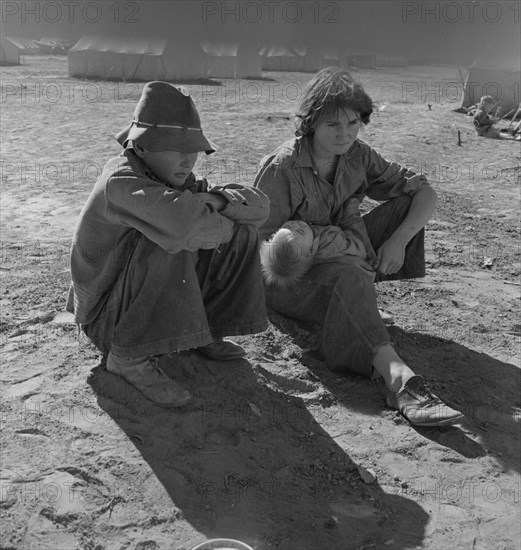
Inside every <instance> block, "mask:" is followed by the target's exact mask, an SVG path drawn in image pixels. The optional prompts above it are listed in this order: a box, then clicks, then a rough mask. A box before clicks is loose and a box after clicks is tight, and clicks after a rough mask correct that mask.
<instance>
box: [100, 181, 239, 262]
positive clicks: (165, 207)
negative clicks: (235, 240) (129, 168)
mask: <svg viewBox="0 0 521 550" xmlns="http://www.w3.org/2000/svg"><path fill="white" fill-rule="evenodd" d="M105 193H106V200H107V215H108V216H109V217H110V218H112V219H113V220H114V221H116V222H117V223H120V224H121V225H125V226H129V227H133V228H134V229H136V230H138V231H139V232H141V233H143V235H145V236H146V237H147V238H148V239H150V240H151V241H153V242H155V243H156V244H157V245H158V246H160V247H161V248H163V249H164V250H165V251H166V252H169V253H171V254H176V253H177V252H180V251H181V250H189V251H191V252H193V251H195V250H199V249H201V248H217V247H218V246H219V245H220V244H222V243H225V242H228V241H229V240H230V239H231V237H232V233H233V221H232V220H230V219H228V218H227V217H225V216H223V215H221V214H220V213H219V212H218V211H217V210H216V209H215V208H212V207H211V206H209V205H208V204H206V203H205V202H204V201H201V200H199V199H198V198H197V197H196V195H195V194H193V193H191V192H190V191H179V190H174V189H170V188H169V187H167V186H165V185H163V184H161V183H158V182H154V181H153V180H150V179H148V178H139V177H134V176H131V177H128V176H121V177H118V176H114V177H112V178H111V180H110V181H109V182H108V183H107V187H106V191H105Z"/></svg>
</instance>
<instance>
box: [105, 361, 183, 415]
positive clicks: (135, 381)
mask: <svg viewBox="0 0 521 550" xmlns="http://www.w3.org/2000/svg"><path fill="white" fill-rule="evenodd" d="M107 371H108V372H110V373H112V374H116V375H117V376H121V378H123V379H124V380H126V381H127V382H128V383H129V384H130V385H131V386H133V387H134V388H136V390H138V391H139V392H140V393H142V394H143V395H144V396H145V397H146V398H147V399H150V401H152V402H153V403H155V404H156V405H159V406H160V407H167V408H170V407H182V406H183V405H186V404H187V403H188V402H189V401H190V399H192V396H191V395H190V393H189V392H188V391H186V390H185V389H183V388H182V387H181V386H179V384H177V382H175V381H174V380H172V379H171V378H170V377H169V376H167V375H166V374H165V373H164V372H163V371H162V370H161V369H160V368H159V367H158V366H157V359H154V358H153V357H130V358H128V357H118V356H117V355H114V354H113V353H112V352H110V353H109V355H108V357H107Z"/></svg>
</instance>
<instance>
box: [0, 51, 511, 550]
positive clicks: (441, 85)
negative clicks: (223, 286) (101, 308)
mask: <svg viewBox="0 0 521 550" xmlns="http://www.w3.org/2000/svg"><path fill="white" fill-rule="evenodd" d="M357 74H358V77H359V79H360V80H361V81H362V82H363V83H364V84H365V86H366V89H367V90H368V91H369V92H370V93H371V94H372V96H373V97H374V99H375V100H377V101H378V102H379V103H380V106H381V107H383V109H382V110H381V111H380V112H379V113H378V115H377V116H374V117H373V120H372V122H371V124H370V125H369V126H368V127H367V128H366V129H365V130H364V132H363V134H362V136H361V137H362V139H364V140H365V141H367V142H368V143H370V144H371V145H373V146H375V147H376V148H378V149H379V150H380V151H381V152H382V153H383V154H384V155H385V156H387V157H388V158H392V159H395V160H397V161H399V162H402V163H406V164H408V165H409V166H412V167H414V168H416V169H421V170H423V172H424V173H425V174H426V175H427V176H428V177H429V179H430V180H431V181H432V183H433V185H434V187H435V188H436V190H437V191H438V193H439V196H440V200H439V206H438V209H437V212H436V214H435V216H434V219H433V220H432V221H431V222H430V223H429V225H428V232H427V277H426V278H425V279H423V280H416V281H413V282H399V283H384V284H381V285H379V286H378V296H379V300H380V303H381V306H382V307H384V308H385V309H388V310H391V311H392V312H393V313H394V314H395V316H396V325H395V326H394V327H391V328H390V333H391V336H392V339H393V341H394V343H395V345H396V347H397V349H398V350H399V352H400V353H401V354H402V355H403V356H404V357H405V359H406V360H407V361H409V363H410V364H411V365H412V366H413V367H414V369H415V370H416V371H418V372H419V373H421V374H423V375H424V376H425V377H426V378H427V380H428V381H429V382H430V384H431V385H432V387H433V389H434V391H435V392H436V393H437V394H439V395H440V396H441V397H442V398H443V399H444V400H446V401H447V402H448V403H449V404H451V405H453V406H455V407H457V408H459V409H461V410H462V411H464V412H465V413H466V419H465V421H464V422H463V423H462V424H461V425H458V426H455V427H451V428H445V429H438V428H429V429H427V428H425V429H415V428H413V427H411V426H410V425H409V424H408V423H407V422H405V421H404V420H403V419H401V417H399V416H398V415H397V414H396V413H394V412H393V411H391V410H389V409H387V408H386V406H385V399H384V392H383V387H382V386H381V385H372V384H370V383H369V382H368V381H367V380H365V379H362V378H359V377H354V376H341V375H337V374H333V373H331V372H329V371H328V370H327V368H326V367H325V365H324V363H323V361H322V359H321V357H320V354H319V352H318V351H317V350H316V345H315V341H314V339H313V338H312V337H311V336H310V335H309V334H307V333H306V332H305V331H303V330H301V329H299V328H298V327H296V326H294V325H292V324H291V323H289V322H286V321H283V320H282V319H280V318H277V317H276V316H271V325H270V328H269V329H268V330H267V331H266V332H265V333H263V334H259V335H254V336H249V337H242V338H240V339H238V340H239V341H240V342H241V343H242V344H243V345H244V346H245V347H246V349H247V351H248V358H247V360H240V361H236V362H231V363H215V362H209V361H206V360H202V358H201V357H199V356H198V355H197V354H196V353H194V354H185V355H182V356H179V357H177V358H169V359H168V360H166V361H165V369H166V370H167V371H168V372H169V373H171V374H172V375H175V376H176V377H179V378H180V379H181V381H182V383H183V384H185V385H186V387H187V388H189V389H190V390H191V391H192V393H193V394H194V400H193V402H192V403H191V404H190V405H188V406H186V407H184V408H183V409H179V410H173V411H166V410H162V409H160V408H157V407H155V406H153V405H152V404H151V403H149V402H147V401H145V400H144V399H142V398H141V397H140V395H139V394H138V393H136V392H135V391H134V390H133V389H132V388H131V387H130V386H127V385H125V384H123V383H121V381H120V380H118V379H117V378H115V377H114V376H112V375H110V374H108V373H107V372H106V371H104V370H103V368H102V367H100V355H99V353H97V352H96V350H95V349H94V348H93V347H92V346H91V345H90V344H89V343H88V342H87V341H86V340H85V339H84V338H82V337H78V334H77V332H76V328H75V326H74V325H71V324H68V323H67V320H66V319H65V320H62V317H61V316H60V315H59V314H60V312H62V311H63V309H64V303H65V294H66V290H67V286H68V280H69V271H68V247H69V242H70V238H71V235H72V231H73V228H74V223H75V219H76V217H77V215H78V213H79V211H80V209H81V207H82V205H83V203H84V201H85V199H86V197H87V196H88V193H89V191H90V189H91V187H92V185H93V183H94V180H95V177H96V175H97V174H98V173H99V171H100V170H101V167H102V165H103V164H104V162H105V160H106V159H108V158H110V157H111V156H115V154H117V153H118V146H117V143H116V142H115V141H114V139H113V135H114V133H115V132H116V131H117V130H119V129H120V128H122V127H123V126H124V125H126V124H127V122H128V121H129V120H130V117H131V114H132V111H133V108H134V104H135V102H136V100H137V98H138V97H139V93H140V90H141V87H142V85H141V84H133V83H127V84H123V83H119V84H118V83H111V82H104V83H103V82H82V81H78V80H71V79H68V78H67V76H66V75H67V70H66V59H65V58H59V57H41V58H29V57H27V58H26V64H24V65H23V66H21V67H9V68H2V98H1V102H2V105H1V109H2V116H1V126H2V127H1V145H2V240H3V242H2V266H1V275H2V278H3V284H2V290H1V293H2V295H1V306H2V308H1V345H2V366H3V376H2V395H3V400H2V437H3V443H2V474H1V479H0V482H1V488H2V491H1V496H2V500H1V508H0V509H1V515H2V526H3V529H2V534H1V535H0V548H2V549H4V550H8V549H24V550H29V549H30V550H43V549H55V550H59V549H63V550H69V549H74V548H80V549H85V550H102V549H104V550H112V549H133V550H134V549H135V550H137V549H139V550H145V549H146V550H152V549H176V550H187V549H189V548H191V547H192V546H193V545H195V544H196V543H198V542H201V541H203V540H205V539H209V538H212V537H225V536H227V537H233V538H238V539H241V540H244V541H245V542H247V543H249V544H250V545H252V546H253V547H254V548H255V549H256V550H269V549H281V550H350V549H359V550H361V549H365V550H376V549H378V550H379V549H412V548H418V549H420V548H421V549H430V550H451V549H465V550H467V549H468V550H488V549H494V550H514V549H516V548H520V540H521V533H520V519H521V518H520V507H519V468H520V461H519V451H520V446H519V441H520V439H519V436H520V433H519V425H520V420H521V404H520V398H519V396H520V391H519V390H520V388H519V366H520V349H519V343H520V336H521V324H520V319H519V306H520V281H519V275H520V273H521V258H520V250H519V242H520V241H519V232H520V231H519V198H520V196H519V190H520V185H519V184H520V180H519V168H520V159H521V155H520V147H519V144H518V143H515V142H495V141H489V140H485V139H482V138H478V137H477V136H476V135H475V134H474V131H473V129H472V123H471V119H470V118H468V117H466V116H465V115H462V114H456V113H454V112H452V109H454V108H456V107H458V106H459V103H460V101H459V100H454V94H453V93H452V94H449V91H450V90H451V89H450V88H449V87H448V85H449V83H453V82H458V80H459V77H458V73H457V70H456V69H455V68H451V67H412V68H407V69H379V70H372V71H370V70H366V71H362V70H361V71H358V72H357ZM267 76H269V79H265V80H262V81H238V82H234V81H227V82H222V83H220V82H216V83H213V84H212V85H210V84H204V85H201V84H193V83H192V84H188V85H187V87H188V89H189V90H190V91H191V93H192V94H193V95H194V97H195V100H196V103H197V105H198V107H199V109H200V111H201V114H202V120H203V123H204V126H205V129H206V132H207V134H208V135H209V136H210V137H211V138H212V139H214V140H215V141H216V142H217V143H218V144H219V145H220V152H219V153H218V154H217V155H214V156H213V157H211V158H208V159H206V158H202V159H200V161H199V165H198V167H199V171H200V172H201V173H203V174H206V175H207V176H208V177H209V178H210V179H211V181H213V182H215V183H221V182H234V181H241V182H245V183H251V182H252V180H253V177H254V173H255V166H256V164H257V162H258V161H259V160H260V158H261V157H262V155H264V154H265V153H267V152H269V151H271V150H272V149H273V148H274V147H275V146H276V145H278V144H279V143H281V142H282V141H283V140H286V139H289V138H290V137H291V136H292V132H293V129H292V123H291V121H290V120H288V117H289V116H290V115H291V113H292V111H293V107H294V100H295V99H296V97H297V96H298V95H299V93H300V91H301V89H302V85H303V84H304V83H305V82H306V81H307V80H308V78H309V75H305V74H298V73H297V74H284V73H282V74H277V73H270V74H268V75H267ZM215 84H221V85H215ZM436 86H438V88H437V89H438V92H436ZM428 90H431V92H430V95H427V92H426V91H428ZM432 90H434V92H432ZM453 90H454V88H452V91H453ZM429 103H430V108H429V105H428V104H429ZM458 131H460V135H461V139H462V142H463V143H462V145H461V146H458V144H457V133H458ZM366 470H371V471H372V473H373V474H374V476H375V477H376V479H374V480H373V481H372V482H371V483H366V481H369V479H367V478H366ZM370 477H371V476H370ZM364 479H365V481H364Z"/></svg>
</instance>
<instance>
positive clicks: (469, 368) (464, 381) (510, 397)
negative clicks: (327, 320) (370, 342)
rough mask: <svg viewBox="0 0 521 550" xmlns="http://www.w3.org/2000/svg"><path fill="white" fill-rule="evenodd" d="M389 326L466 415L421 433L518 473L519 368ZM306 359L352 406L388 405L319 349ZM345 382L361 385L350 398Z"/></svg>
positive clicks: (301, 337)
mask: <svg viewBox="0 0 521 550" xmlns="http://www.w3.org/2000/svg"><path fill="white" fill-rule="evenodd" d="M270 320H271V321H272V323H273V324H274V325H275V326H278V327H279V328H280V329H281V330H282V331H285V332H287V333H288V334H290V335H292V337H293V338H294V341H295V342H296V343H297V344H298V345H299V346H301V347H303V348H305V347H307V346H309V342H310V340H309V338H310V335H309V334H308V333H307V332H306V331H305V330H302V329H301V328H299V327H298V325H296V324H295V323H293V322H292V321H290V320H288V319H284V318H282V317H280V316H279V315H277V314H275V313H271V314H270ZM388 329H389V334H390V336H391V339H392V341H393V344H394V346H395V348H396V349H397V351H398V352H399V354H400V356H401V357H402V358H403V359H404V360H405V361H406V363H407V364H409V365H411V367H412V368H413V369H414V370H415V371H416V372H417V373H418V374H421V375H423V376H424V378H425V379H426V380H427V382H428V383H429V386H430V387H431V389H432V391H433V392H434V393H435V394H436V395H438V396H439V397H440V398H441V399H443V400H444V401H445V402H446V403H448V404H449V405H450V406H452V407H454V408H456V409H458V410H460V411H462V412H463V413H464V414H465V419H464V420H463V421H462V422H461V423H460V424H459V425H455V426H453V427H446V428H416V431H417V432H418V433H419V434H421V435H422V436H423V437H425V438H428V439H430V440H431V441H434V442H436V443H437V444H439V445H442V446H444V447H447V448H451V449H453V450H454V451H456V452H457V453H459V454H460V455H462V456H464V457H466V458H477V457H480V456H484V455H486V454H491V455H493V456H495V458H496V460H497V461H498V462H499V463H500V464H502V465H503V466H504V467H505V468H507V469H512V470H514V471H518V472H519V471H520V466H521V462H520V460H519V448H520V430H519V418H520V414H521V399H520V395H521V392H520V389H521V371H520V369H518V368H517V367H516V366H515V365H512V364H509V363H504V362H502V361H498V360H497V359H494V358H493V357H490V356H489V355H487V354H485V353H480V352H477V351H474V350H471V349H469V348H467V347H465V346H463V345H461V344H457V343H456V342H453V341H451V340H446V339H443V338H438V337H434V336H430V335H428V334H425V333H417V332H405V331H403V330H402V329H400V328H398V327H394V326H391V327H388ZM314 343H316V341H315V342H314ZM302 362H303V363H304V364H305V365H306V366H308V367H309V368H310V369H311V370H312V371H313V372H314V373H315V374H317V375H318V376H319V377H320V379H321V382H322V383H323V384H324V385H325V386H326V387H327V388H328V389H329V390H330V391H331V392H332V393H333V394H334V395H335V397H337V399H338V400H339V402H341V403H342V404H343V405H345V406H346V407H347V408H349V409H351V410H355V411H359V412H362V413H364V414H367V415H369V416H370V415H379V414H381V411H382V410H383V409H385V407H386V405H385V391H384V386H383V384H382V385H380V386H379V387H378V386H375V385H374V384H369V383H368V381H367V380H365V379H363V378H361V377H358V376H350V375H348V374H347V375H342V374H339V373H333V372H331V371H329V370H328V369H327V367H326V366H325V364H324V363H323V361H322V357H321V355H320V354H319V353H318V352H311V353H308V354H304V356H303V358H302ZM341 380H348V381H349V383H350V384H351V385H352V386H353V385H354V386H356V392H355V395H354V392H352V391H350V392H347V395H346V396H345V397H343V396H342V395H341V393H340V392H339V391H338V390H339V387H340V386H339V381H341Z"/></svg>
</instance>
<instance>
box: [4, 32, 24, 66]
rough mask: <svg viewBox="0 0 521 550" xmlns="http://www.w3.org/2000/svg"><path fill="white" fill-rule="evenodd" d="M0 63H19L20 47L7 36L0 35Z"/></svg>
mask: <svg viewBox="0 0 521 550" xmlns="http://www.w3.org/2000/svg"><path fill="white" fill-rule="evenodd" d="M0 65H20V49H19V48H18V46H17V45H16V44H14V43H13V42H12V41H11V39H10V38H7V36H0Z"/></svg>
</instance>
